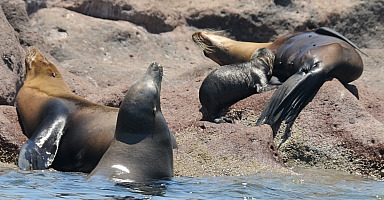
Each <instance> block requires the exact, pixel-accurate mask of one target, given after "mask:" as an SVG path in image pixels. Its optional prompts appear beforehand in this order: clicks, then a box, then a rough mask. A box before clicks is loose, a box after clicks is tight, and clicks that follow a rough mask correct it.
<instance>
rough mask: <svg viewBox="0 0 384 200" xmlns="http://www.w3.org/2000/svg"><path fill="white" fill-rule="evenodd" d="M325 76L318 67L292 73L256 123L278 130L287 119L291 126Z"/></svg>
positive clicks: (324, 79) (286, 122) (317, 89)
mask: <svg viewBox="0 0 384 200" xmlns="http://www.w3.org/2000/svg"><path fill="white" fill-rule="evenodd" d="M325 76H326V75H325V74H324V73H323V71H322V70H319V68H318V67H315V68H313V69H311V70H310V71H309V72H308V73H306V72H303V71H300V72H298V73H296V74H294V75H292V76H291V77H290V78H289V79H288V80H286V81H285V82H284V83H283V84H282V85H281V86H280V87H279V88H278V89H277V90H276V91H275V93H274V94H273V95H272V97H271V100H270V101H269V102H268V104H267V106H266V107H265V108H264V110H263V111H262V113H261V115H260V117H259V119H258V120H257V122H256V125H257V126H260V125H261V124H269V125H270V126H271V127H274V129H276V128H277V130H278V128H279V127H280V124H281V122H282V121H285V124H287V125H288V126H287V127H291V126H292V124H293V122H294V121H295V119H296V118H297V116H298V115H299V113H300V112H301V110H302V109H303V108H304V107H305V106H306V105H307V104H308V103H309V102H310V101H312V99H313V97H314V96H315V95H316V93H317V92H318V91H319V89H320V87H321V86H322V85H323V84H324V82H325V81H326V77H325Z"/></svg>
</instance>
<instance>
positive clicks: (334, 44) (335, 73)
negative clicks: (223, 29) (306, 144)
mask: <svg viewBox="0 0 384 200" xmlns="http://www.w3.org/2000/svg"><path fill="white" fill-rule="evenodd" d="M192 38H193V40H194V41H195V42H196V43H197V44H199V45H200V47H202V48H203V50H204V54H205V55H206V56H207V57H209V58H211V59H212V60H214V61H215V62H217V63H218V64H220V65H225V64H231V63H237V62H244V61H247V60H248V58H249V57H250V55H252V53H253V51H255V50H256V49H258V48H261V47H266V48H269V49H271V50H272V51H273V52H274V54H275V57H276V59H275V62H274V67H273V73H272V75H273V76H275V77H277V78H278V79H279V80H280V81H281V82H284V83H283V84H282V85H281V86H280V87H279V88H278V89H277V90H276V91H275V93H274V94H273V96H272V98H271V100H270V101H269V103H268V105H267V106H266V107H265V108H264V110H263V112H262V113H261V116H260V118H259V120H258V122H257V125H261V124H263V123H266V124H269V125H271V127H272V128H273V129H274V130H275V131H274V132H276V131H277V130H278V129H279V127H280V124H281V122H282V121H285V123H286V124H287V128H286V133H287V131H289V130H290V127H291V126H292V124H293V122H294V121H295V119H296V118H297V116H298V114H299V113H300V111H301V110H302V109H303V108H304V107H305V106H306V105H307V104H308V103H309V102H310V101H311V100H312V99H313V97H314V96H315V95H316V93H317V91H318V90H319V89H320V87H321V86H322V85H323V83H324V82H325V81H327V80H331V79H333V78H337V79H338V80H339V81H340V82H341V83H343V84H347V83H349V82H351V81H354V80H356V79H357V78H359V77H360V76H361V74H362V72H363V62H362V59H361V57H360V55H359V53H358V52H357V50H358V51H360V52H361V50H360V49H358V47H357V46H356V45H355V44H353V43H352V42H351V41H350V40H348V39H347V38H345V37H344V36H343V35H341V34H340V33H338V32H336V31H334V30H332V29H329V28H325V27H322V28H318V29H316V30H314V31H303V32H295V33H290V34H287V35H285V36H282V37H279V38H278V39H277V40H275V41H274V42H271V43H252V42H237V41H234V40H231V39H228V38H227V40H226V39H223V38H225V37H223V36H217V35H215V34H213V33H207V32H196V33H195V34H194V35H193V36H192Z"/></svg>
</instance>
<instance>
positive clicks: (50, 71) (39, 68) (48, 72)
mask: <svg viewBox="0 0 384 200" xmlns="http://www.w3.org/2000/svg"><path fill="white" fill-rule="evenodd" d="M25 65H26V68H27V77H28V76H29V77H36V76H46V77H53V78H62V76H61V74H60V72H59V70H58V69H57V68H56V66H55V65H54V64H52V63H51V62H49V61H48V60H47V59H46V58H45V57H44V56H43V55H42V54H41V52H40V50H39V49H38V48H37V47H34V46H32V47H29V48H28V51H27V54H26V56H25Z"/></svg>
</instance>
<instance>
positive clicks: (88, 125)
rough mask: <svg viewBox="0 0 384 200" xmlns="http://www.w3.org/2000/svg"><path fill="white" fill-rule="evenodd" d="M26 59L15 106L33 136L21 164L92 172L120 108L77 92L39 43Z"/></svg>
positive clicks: (23, 150) (22, 152)
mask: <svg viewBox="0 0 384 200" xmlns="http://www.w3.org/2000/svg"><path fill="white" fill-rule="evenodd" d="M25 63H26V69H27V73H26V79H25V82H24V85H23V87H22V88H21V89H20V91H19V93H18V94H17V97H16V108H17V111H18V115H19V120H20V124H21V126H22V128H23V133H24V134H25V135H26V136H27V137H28V138H29V140H28V141H27V142H26V143H25V144H24V145H23V146H22V147H21V150H20V153H19V158H18V166H19V167H20V168H21V169H23V170H34V169H47V168H49V167H53V168H54V169H56V170H60V171H80V172H90V171H91V170H92V169H93V168H94V167H95V166H96V164H97V163H98V161H99V160H100V158H101V156H102V155H103V153H104V152H105V151H106V150H107V148H108V146H109V144H110V143H111V141H112V139H113V135H114V132H115V124H116V119H117V114H118V109H117V108H112V107H107V106H103V105H98V104H95V103H93V102H90V101H88V100H86V99H84V98H81V97H79V96H77V95H75V94H73V93H72V92H71V91H70V89H69V88H68V86H67V84H66V83H65V81H64V79H63V77H62V75H61V73H60V72H59V70H58V69H57V68H56V66H55V65H54V64H52V63H51V62H50V61H48V60H47V59H46V58H45V57H44V56H43V55H42V54H41V53H40V51H39V49H38V48H36V47H30V48H29V49H28V51H27V54H26V58H25Z"/></svg>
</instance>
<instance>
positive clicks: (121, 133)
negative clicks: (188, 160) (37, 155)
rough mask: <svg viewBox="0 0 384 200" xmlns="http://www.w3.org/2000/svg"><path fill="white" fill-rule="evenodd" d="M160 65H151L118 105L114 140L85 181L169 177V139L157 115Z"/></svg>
mask: <svg viewBox="0 0 384 200" xmlns="http://www.w3.org/2000/svg"><path fill="white" fill-rule="evenodd" d="M162 75H163V68H162V66H160V65H158V64H157V63H152V64H151V65H150V66H149V68H148V69H147V72H146V73H145V74H144V75H143V76H142V77H141V78H140V79H138V80H137V81H136V82H135V83H134V84H133V85H132V86H131V88H130V89H129V91H128V92H127V94H126V95H125V97H124V100H123V101H122V103H121V106H120V110H119V115H118V118H117V124H116V132H115V137H114V139H113V141H112V143H111V145H110V146H109V148H108V150H107V151H106V152H105V154H104V155H103V157H102V158H101V160H100V162H99V163H98V164H97V166H96V168H95V169H94V170H93V171H92V172H91V174H89V176H88V177H87V179H90V178H92V179H95V177H98V178H105V177H107V178H109V179H110V181H113V182H118V183H126V182H148V181H153V180H157V179H164V178H169V177H172V176H173V152H172V141H171V140H172V138H171V133H170V131H169V129H168V125H167V123H166V121H165V119H164V116H163V114H162V113H161V107H160V89H161V80H162Z"/></svg>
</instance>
